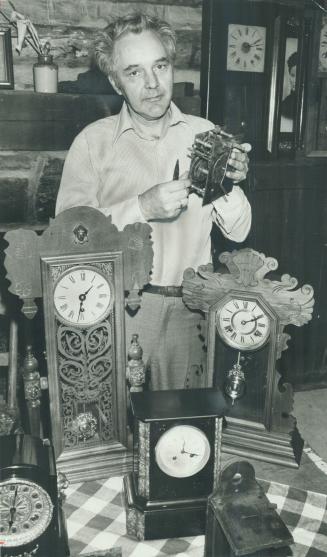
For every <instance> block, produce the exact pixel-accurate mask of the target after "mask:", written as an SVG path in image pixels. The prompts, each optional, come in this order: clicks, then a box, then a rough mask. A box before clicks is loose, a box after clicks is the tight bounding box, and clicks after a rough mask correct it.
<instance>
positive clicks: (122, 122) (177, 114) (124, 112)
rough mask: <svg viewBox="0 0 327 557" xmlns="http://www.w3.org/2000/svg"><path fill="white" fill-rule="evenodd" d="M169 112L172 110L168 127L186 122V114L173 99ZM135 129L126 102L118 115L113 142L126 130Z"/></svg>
mask: <svg viewBox="0 0 327 557" xmlns="http://www.w3.org/2000/svg"><path fill="white" fill-rule="evenodd" d="M169 112H170V120H169V124H168V127H171V126H175V125H176V124H179V123H180V122H184V123H185V124H186V118H185V115H184V114H183V113H182V112H181V111H180V110H179V108H178V107H177V106H176V105H175V103H174V102H173V101H171V103H170V107H169ZM133 129H134V126H133V122H132V119H131V117H130V114H129V111H128V107H127V104H126V102H124V103H123V106H122V108H121V110H120V113H119V116H118V120H117V125H116V129H115V133H114V137H113V142H114V143H116V141H117V140H118V139H119V137H120V136H121V135H122V134H123V133H124V132H126V131H127V130H133Z"/></svg>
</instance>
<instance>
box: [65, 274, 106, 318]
mask: <svg viewBox="0 0 327 557" xmlns="http://www.w3.org/2000/svg"><path fill="white" fill-rule="evenodd" d="M112 298H113V288H112V286H111V284H110V281H109V279H108V277H106V276H105V275H104V274H102V273H101V272H100V271H99V270H98V269H97V268H96V267H85V266H77V267H75V268H74V267H73V268H70V269H69V270H68V271H67V272H66V273H65V274H63V275H62V276H61V277H60V278H59V279H58V281H57V283H56V285H55V287H54V306H55V309H56V313H57V316H58V317H59V319H61V320H63V321H64V322H65V323H69V324H74V325H77V326H90V325H93V324H95V323H97V322H99V321H101V320H102V319H104V318H105V317H106V315H107V314H108V313H109V311H110V308H111V306H112Z"/></svg>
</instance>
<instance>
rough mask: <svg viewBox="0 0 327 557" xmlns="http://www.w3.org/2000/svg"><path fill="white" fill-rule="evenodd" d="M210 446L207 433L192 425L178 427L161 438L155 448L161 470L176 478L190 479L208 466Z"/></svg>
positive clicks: (171, 429)
mask: <svg viewBox="0 0 327 557" xmlns="http://www.w3.org/2000/svg"><path fill="white" fill-rule="evenodd" d="M209 456H210V444H209V441H208V439H207V437H206V435H205V433H204V432H203V431H202V430H201V429H198V428H197V427H194V426H190V425H176V426H174V427H172V428H170V429H168V431H166V432H165V433H164V434H163V435H162V437H160V439H159V441H158V443H157V445H156V447H155V457H156V462H157V464H158V466H159V468H160V469H161V470H162V471H163V472H165V474H168V476H172V477H174V478H188V477H189V476H193V475H194V474H197V473H198V472H200V470H202V468H204V466H205V465H206V464H207V462H208V460H209Z"/></svg>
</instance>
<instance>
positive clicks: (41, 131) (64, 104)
mask: <svg viewBox="0 0 327 557" xmlns="http://www.w3.org/2000/svg"><path fill="white" fill-rule="evenodd" d="M120 106H121V99H120V97H118V96H117V95H65V94H58V95H53V94H49V93H34V92H33V93H28V92H24V91H15V92H3V93H1V95H0V121H1V130H2V133H1V136H0V149H10V150H14V149H17V150H22V149H28V150H45V151H46V150H65V149H68V148H69V147H70V145H71V143H72V141H73V139H74V137H75V136H76V134H77V133H78V132H79V131H80V130H81V129H82V128H83V127H85V126H86V125H87V124H89V123H91V122H93V121H95V120H97V119H99V118H103V117H105V116H110V115H111V114H115V113H117V112H118V111H119V109H120Z"/></svg>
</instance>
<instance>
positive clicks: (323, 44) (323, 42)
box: [319, 23, 327, 72]
mask: <svg viewBox="0 0 327 557" xmlns="http://www.w3.org/2000/svg"><path fill="white" fill-rule="evenodd" d="M319 69H320V71H323V72H326V71H327V23H325V24H324V25H323V26H322V28H321V33H320V44H319Z"/></svg>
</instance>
